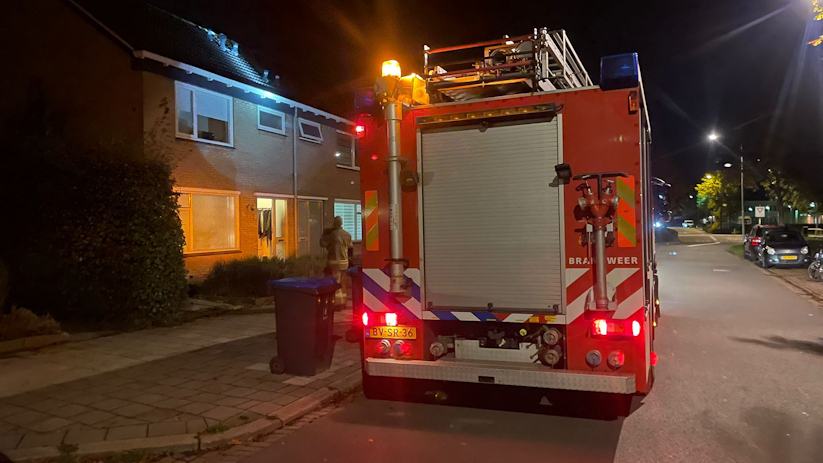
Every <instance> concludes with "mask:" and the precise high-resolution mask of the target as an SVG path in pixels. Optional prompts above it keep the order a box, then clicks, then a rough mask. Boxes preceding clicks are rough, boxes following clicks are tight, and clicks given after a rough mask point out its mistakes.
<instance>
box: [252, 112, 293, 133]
mask: <svg viewBox="0 0 823 463" xmlns="http://www.w3.org/2000/svg"><path fill="white" fill-rule="evenodd" d="M257 128H258V129H260V130H265V131H266V132H271V133H276V134H280V135H285V134H286V115H285V114H284V113H282V112H280V111H275V110H274V109H269V108H267V107H265V106H258V107H257Z"/></svg>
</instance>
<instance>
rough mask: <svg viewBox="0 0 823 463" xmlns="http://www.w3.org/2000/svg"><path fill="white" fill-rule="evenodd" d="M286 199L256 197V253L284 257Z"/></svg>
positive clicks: (286, 223)
mask: <svg viewBox="0 0 823 463" xmlns="http://www.w3.org/2000/svg"><path fill="white" fill-rule="evenodd" d="M288 220H289V214H288V200H287V199H275V198H257V255H258V256H260V257H269V258H271V257H276V258H278V259H285V258H286V257H288V255H289V251H288V229H289V224H288Z"/></svg>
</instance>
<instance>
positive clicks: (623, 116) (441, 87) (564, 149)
mask: <svg viewBox="0 0 823 463" xmlns="http://www.w3.org/2000/svg"><path fill="white" fill-rule="evenodd" d="M424 57H425V69H424V72H423V73H422V75H417V74H412V75H409V76H405V77H401V73H400V68H399V65H398V64H397V63H396V62H392V61H389V62H386V63H384V66H383V77H381V78H380V79H378V83H377V85H376V86H375V93H374V100H375V107H379V108H380V109H381V110H380V111H375V112H374V114H372V115H371V116H369V115H364V116H363V117H361V120H360V123H359V124H358V129H357V131H358V134H359V135H360V137H361V138H360V144H359V146H360V149H359V151H360V169H361V170H360V173H361V185H362V191H361V193H362V198H361V200H362V205H363V209H362V211H363V227H364V228H363V230H364V233H363V245H362V246H363V247H362V249H363V271H362V277H363V282H362V294H363V302H362V307H358V309H360V310H362V322H363V324H364V340H363V356H364V358H363V365H364V369H363V375H364V388H365V389H366V394H367V395H371V394H372V393H373V392H375V391H378V390H381V389H383V388H385V387H388V385H389V384H398V381H400V384H402V382H403V381H409V382H411V381H412V380H430V381H436V382H446V383H448V382H456V383H481V384H497V385H510V386H524V387H533V388H541V389H565V390H577V391H592V392H604V393H618V394H635V393H638V392H639V393H645V392H648V391H649V390H650V388H651V385H652V382H653V371H654V370H653V367H654V364H655V362H656V355H655V354H654V352H653V342H654V330H655V326H656V325H657V318H658V316H659V301H658V298H657V280H656V268H655V267H656V266H655V247H654V230H653V227H654V225H653V222H654V219H653V217H654V213H653V210H652V207H653V206H652V198H651V191H652V184H651V179H652V177H651V172H650V166H649V144H650V142H651V138H650V137H651V127H650V125H649V119H648V115H647V112H646V105H645V100H644V93H643V85H642V81H641V78H640V68H639V65H638V60H637V55H636V54H626V55H617V56H609V57H604V58H603V59H602V61H601V77H600V85H599V86H596V85H594V84H593V83H592V81H591V79H590V77H589V75H588V73H587V72H586V70H585V68H584V67H583V64H582V62H581V61H580V59H579V58H578V56H577V54H576V52H575V50H574V48H573V47H572V46H571V43H570V42H569V40H568V37H567V35H566V33H565V32H564V31H562V30H560V31H551V30H547V29H539V30H538V29H535V30H534V32H533V33H532V34H529V35H524V36H520V37H504V38H503V39H499V40H491V41H487V42H480V43H474V44H469V45H461V46H453V47H446V48H439V49H430V48H428V47H424Z"/></svg>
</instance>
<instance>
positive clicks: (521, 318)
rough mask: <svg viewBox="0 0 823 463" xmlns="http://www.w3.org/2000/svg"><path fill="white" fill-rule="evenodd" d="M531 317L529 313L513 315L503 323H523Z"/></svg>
mask: <svg viewBox="0 0 823 463" xmlns="http://www.w3.org/2000/svg"><path fill="white" fill-rule="evenodd" d="M532 315H533V314H530V313H513V314H511V315H509V316H508V317H506V319H505V320H503V321H504V322H506V323H525V322H526V321H527V320H528V319H529V318H531V317H532Z"/></svg>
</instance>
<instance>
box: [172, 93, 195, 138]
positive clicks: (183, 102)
mask: <svg viewBox="0 0 823 463" xmlns="http://www.w3.org/2000/svg"><path fill="white" fill-rule="evenodd" d="M193 96H194V93H193V92H192V91H191V90H189V89H187V88H185V87H177V97H176V98H177V131H178V132H179V133H185V134H188V135H194V114H193V113H192V105H191V103H192V97H193Z"/></svg>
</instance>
